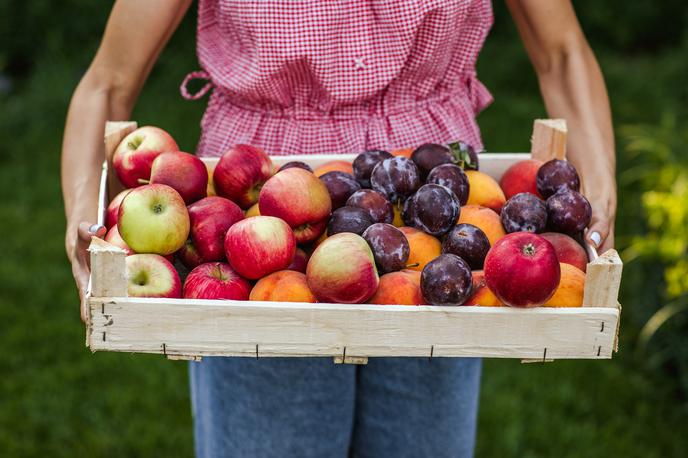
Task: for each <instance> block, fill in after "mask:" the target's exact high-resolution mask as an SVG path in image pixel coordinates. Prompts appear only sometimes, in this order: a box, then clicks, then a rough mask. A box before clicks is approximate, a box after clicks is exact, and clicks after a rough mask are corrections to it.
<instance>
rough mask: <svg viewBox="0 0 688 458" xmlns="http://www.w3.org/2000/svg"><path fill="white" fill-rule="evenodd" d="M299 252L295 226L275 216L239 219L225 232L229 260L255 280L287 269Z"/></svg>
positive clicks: (237, 268) (233, 266)
mask: <svg viewBox="0 0 688 458" xmlns="http://www.w3.org/2000/svg"><path fill="white" fill-rule="evenodd" d="M289 170H291V169H289ZM295 252H296V240H294V233H293V232H292V230H291V228H290V227H289V225H288V224H287V223H285V222H284V221H282V220H281V219H279V218H275V217H272V216H253V217H251V218H247V219H245V220H242V221H239V222H238V223H236V224H234V225H233V226H232V227H230V228H229V230H228V231H227V235H226V236H225V254H226V255H227V260H228V261H229V264H230V265H231V266H232V268H233V269H234V270H235V271H237V272H238V273H239V275H241V276H242V277H245V278H248V279H251V280H256V279H258V278H261V277H264V276H266V275H268V274H270V273H272V272H276V271H278V270H284V269H286V268H287V266H289V264H291V261H292V260H293V259H294V253H295Z"/></svg>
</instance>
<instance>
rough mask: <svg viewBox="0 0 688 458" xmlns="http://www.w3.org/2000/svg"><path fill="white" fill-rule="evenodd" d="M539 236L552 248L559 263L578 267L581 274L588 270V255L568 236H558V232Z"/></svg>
mask: <svg viewBox="0 0 688 458" xmlns="http://www.w3.org/2000/svg"><path fill="white" fill-rule="evenodd" d="M540 235H541V236H542V237H544V238H545V239H547V240H548V241H549V243H551V244H552V245H553V246H554V251H556V252H557V259H559V262H563V263H564V264H570V265H572V266H574V267H578V268H579V269H580V270H582V271H583V272H585V271H586V269H587V268H588V254H587V253H586V252H585V248H583V247H582V246H581V245H580V243H578V242H576V241H575V240H574V239H572V238H571V237H569V236H568V235H566V234H559V233H558V232H545V233H543V234H540Z"/></svg>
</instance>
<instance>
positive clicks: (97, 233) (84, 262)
mask: <svg viewBox="0 0 688 458" xmlns="http://www.w3.org/2000/svg"><path fill="white" fill-rule="evenodd" d="M74 232H76V233H74ZM106 232H107V230H106V229H105V226H101V225H100V224H91V223H88V222H85V221H82V222H81V223H79V226H78V227H77V228H76V231H74V230H69V231H68V232H67V256H68V257H69V260H70V261H71V263H72V275H73V276H74V280H75V281H76V287H77V288H78V289H79V300H80V302H81V321H83V322H84V323H86V320H87V316H88V314H87V313H88V308H87V304H86V289H87V288H88V279H89V277H90V276H91V268H90V262H89V255H88V245H89V244H90V243H91V239H92V238H93V237H101V238H102V237H104V236H105V233H106Z"/></svg>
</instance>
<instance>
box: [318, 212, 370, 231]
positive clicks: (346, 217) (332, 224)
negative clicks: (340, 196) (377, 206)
mask: <svg viewBox="0 0 688 458" xmlns="http://www.w3.org/2000/svg"><path fill="white" fill-rule="evenodd" d="M371 224H373V220H371V219H370V216H369V215H368V212H367V211H365V210H363V209H362V208H358V207H347V206H344V207H340V208H338V209H336V210H335V211H334V212H333V213H332V216H330V221H329V222H328V223H327V235H328V236H330V235H334V234H339V233H340V232H353V233H354V234H358V235H361V234H363V231H365V230H366V229H368V227H369V226H370V225H371Z"/></svg>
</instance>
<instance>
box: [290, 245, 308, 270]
mask: <svg viewBox="0 0 688 458" xmlns="http://www.w3.org/2000/svg"><path fill="white" fill-rule="evenodd" d="M307 265H308V254H307V253H306V252H305V251H303V250H302V249H301V248H298V247H297V248H296V252H295V253H294V259H292V260H291V264H289V266H288V267H287V270H295V271H297V272H302V273H304V274H305V273H306V266H307Z"/></svg>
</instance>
